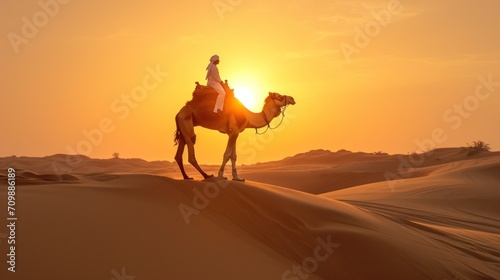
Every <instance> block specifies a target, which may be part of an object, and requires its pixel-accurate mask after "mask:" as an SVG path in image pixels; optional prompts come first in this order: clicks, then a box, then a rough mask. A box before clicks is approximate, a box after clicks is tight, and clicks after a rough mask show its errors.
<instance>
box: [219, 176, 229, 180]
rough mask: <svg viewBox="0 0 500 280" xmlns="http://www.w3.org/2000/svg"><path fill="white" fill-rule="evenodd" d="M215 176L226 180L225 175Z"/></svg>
mask: <svg viewBox="0 0 500 280" xmlns="http://www.w3.org/2000/svg"><path fill="white" fill-rule="evenodd" d="M217 178H219V179H223V180H227V177H224V176H217Z"/></svg>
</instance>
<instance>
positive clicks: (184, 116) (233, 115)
mask: <svg viewBox="0 0 500 280" xmlns="http://www.w3.org/2000/svg"><path fill="white" fill-rule="evenodd" d="M196 84H197V86H196V89H195V91H194V92H193V99H192V100H191V101H188V102H187V103H186V105H185V106H183V107H182V108H181V109H180V111H179V113H177V115H176V116H175V122H176V126H177V130H176V132H175V134H174V142H175V144H176V145H178V147H177V153H176V154H175V161H176V162H177V164H178V165H179V168H180V170H181V173H182V176H183V177H184V179H185V180H192V179H193V178H191V177H188V176H187V174H186V171H185V170H184V164H183V161H182V155H183V153H184V148H185V146H186V145H187V149H188V162H189V163H190V164H191V165H192V166H194V168H196V170H198V172H200V174H201V175H202V176H203V178H204V179H207V178H210V177H213V175H208V174H207V173H205V172H204V171H203V170H202V169H201V167H200V166H199V165H198V162H197V160H196V156H195V150H194V145H195V144H196V134H195V132H194V127H196V126H201V127H204V128H207V129H211V130H218V131H219V132H221V133H224V134H227V135H228V136H229V139H228V141H227V146H226V150H225V152H224V156H223V159H222V165H221V167H220V169H219V172H218V177H219V178H224V179H227V178H226V177H224V168H225V166H226V164H227V162H228V161H229V159H231V165H232V177H233V178H232V179H233V180H234V181H244V179H242V178H240V177H239V176H238V172H237V170H236V158H237V156H236V140H237V139H238V135H239V134H240V133H241V132H243V131H244V130H245V129H247V128H255V129H258V128H262V127H265V126H267V127H268V128H269V123H270V122H271V121H272V120H273V119H274V118H276V117H277V116H279V115H280V114H281V109H282V107H286V106H287V105H295V100H294V99H293V97H291V96H287V95H281V94H279V93H275V92H269V95H268V96H267V97H266V99H265V101H264V106H263V108H262V112H260V113H254V112H251V111H250V110H248V109H247V108H246V107H245V106H244V105H243V104H242V103H241V102H240V101H239V100H238V99H237V98H235V97H234V91H233V90H232V89H230V88H229V86H228V85H227V81H226V83H225V84H224V88H225V89H226V100H225V104H224V111H223V114H222V115H218V114H215V113H214V112H213V111H212V110H213V108H214V105H215V99H216V97H217V92H215V90H213V89H212V88H210V87H206V86H201V85H200V84H199V83H198V82H197V83H196Z"/></svg>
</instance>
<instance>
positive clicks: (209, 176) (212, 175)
mask: <svg viewBox="0 0 500 280" xmlns="http://www.w3.org/2000/svg"><path fill="white" fill-rule="evenodd" d="M214 177H215V176H214V174H210V175H207V176H205V179H209V178H214Z"/></svg>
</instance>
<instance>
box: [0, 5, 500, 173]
mask: <svg viewBox="0 0 500 280" xmlns="http://www.w3.org/2000/svg"><path fill="white" fill-rule="evenodd" d="M0 5H1V9H0V21H1V25H0V34H2V35H3V39H2V40H0V59H1V65H2V67H1V70H0V71H1V72H2V73H1V75H0V79H1V85H2V91H1V93H0V96H1V99H0V103H1V104H2V110H0V119H1V121H2V123H1V126H2V129H1V131H2V132H1V134H0V135H1V137H0V139H1V140H0V141H1V142H0V143H1V145H0V156H12V155H16V156H48V155H52V154H58V153H66V154H77V153H79V154H85V155H87V156H90V157H93V158H110V157H111V155H112V154H113V153H114V152H118V153H119V154H120V157H123V158H143V159H146V160H169V161H172V160H173V157H174V154H175V151H176V147H175V146H174V145H173V132H174V130H175V122H174V117H175V115H176V114H177V112H178V111H179V110H180V108H181V107H182V106H183V105H184V104H185V102H186V101H188V100H189V99H190V97H191V93H192V92H193V89H194V82H195V81H199V82H202V83H204V82H205V80H204V78H205V67H206V66H207V64H208V63H209V59H210V57H211V56H212V55H213V54H218V55H219V56H220V57H221V62H220V65H219V71H220V74H221V76H222V79H227V80H229V84H230V86H231V87H233V88H234V89H235V92H236V95H237V97H239V98H240V99H241V100H242V101H243V103H244V104H245V105H246V106H247V107H248V108H249V109H250V110H252V111H254V112H259V111H260V110H261V108H262V105H263V100H264V98H265V97H266V96H267V93H268V92H278V93H281V94H286V95H290V96H293V97H294V99H295V101H296V103H297V104H296V105H294V106H289V107H288V108H287V109H286V112H285V118H284V121H283V124H282V125H281V126H280V127H279V128H278V129H276V130H272V131H268V132H267V133H266V134H264V135H263V136H257V135H255V131H254V130H250V129H249V130H245V131H244V132H243V133H242V134H241V135H240V136H239V139H238V144H237V152H238V163H240V164H251V163H255V162H263V161H270V160H278V159H281V158H284V157H287V156H291V155H294V154H297V153H301V152H306V151H309V150H312V149H329V150H332V151H336V150H339V149H347V150H351V151H365V152H377V151H383V152H388V153H402V154H407V153H411V152H418V151H424V150H427V149H429V148H434V147H459V146H465V145H467V143H471V142H472V141H475V140H482V141H484V142H486V143H488V144H490V146H491V147H492V148H493V150H498V149H500V133H495V132H494V131H497V130H498V120H499V119H500V118H499V117H500V111H499V110H498V108H499V105H500V96H499V95H500V37H499V36H498V34H500V19H498V11H500V2H499V1H497V0H482V1H465V0H453V1H451V0H443V1H430V0H422V1H418V0H401V1H386V0H384V1H381V0H372V1H320V0H313V1H296V0H287V1H263V0H262V1H261V0H220V1H218V0H217V1H212V0H207V1H190V0H186V1H159V0H158V1H157V0H145V1H129V0H121V1H96V0H86V1H78V0H59V1H56V0H39V1H35V0H32V1H28V0H19V1H3V2H2V4H0ZM278 123H279V119H275V120H274V121H273V122H272V124H273V125H276V124H278ZM195 132H196V134H197V143H196V146H195V148H196V156H197V158H198V161H199V162H201V163H209V164H218V163H220V162H221V160H222V155H223V152H224V149H225V146H226V141H227V136H226V135H223V134H221V133H219V132H217V131H210V130H207V129H204V128H201V127H197V128H196V129H195Z"/></svg>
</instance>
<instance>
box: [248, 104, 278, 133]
mask: <svg viewBox="0 0 500 280" xmlns="http://www.w3.org/2000/svg"><path fill="white" fill-rule="evenodd" d="M280 112H281V111H280V108H279V107H275V106H272V105H271V106H264V109H262V112H260V113H254V112H251V111H248V110H247V111H246V112H245V115H246V117H247V120H248V124H247V126H246V128H261V127H265V126H267V125H268V124H269V123H270V122H271V121H272V120H273V119H274V118H275V117H277V116H279V114H280Z"/></svg>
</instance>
